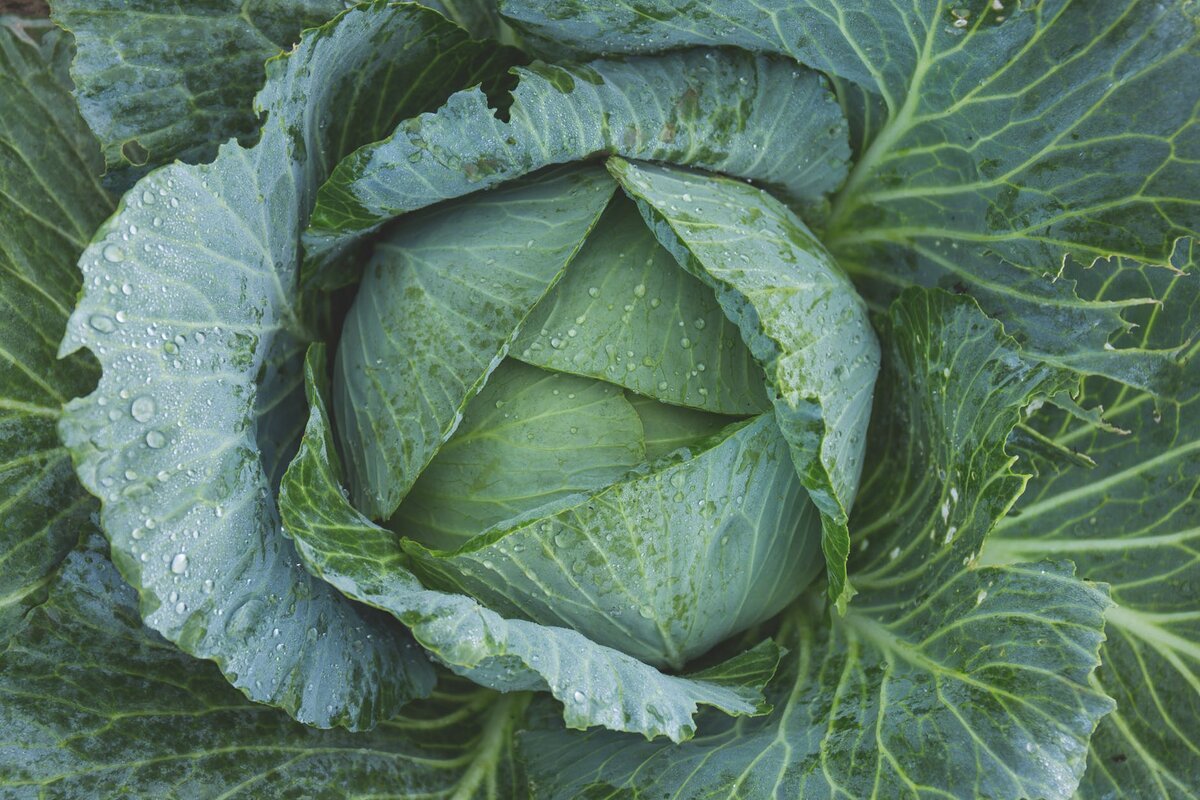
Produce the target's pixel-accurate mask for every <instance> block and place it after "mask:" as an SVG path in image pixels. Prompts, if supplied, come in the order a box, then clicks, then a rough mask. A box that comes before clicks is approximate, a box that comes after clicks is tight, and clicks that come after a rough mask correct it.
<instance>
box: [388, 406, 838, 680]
mask: <svg viewBox="0 0 1200 800" xmlns="http://www.w3.org/2000/svg"><path fill="white" fill-rule="evenodd" d="M527 407H528V406H527ZM532 411H533V409H532V408H530V412H531V413H532ZM401 532H402V533H403V531H401ZM477 533H479V534H480V535H479V536H477V537H476V538H474V539H472V540H470V541H468V542H467V543H465V544H463V545H462V546H461V547H460V548H459V549H457V550H455V551H453V552H450V553H441V552H431V551H429V550H428V549H426V548H424V547H421V546H420V545H418V544H416V543H415V542H409V541H406V542H404V543H403V547H404V550H405V551H406V552H407V553H408V554H409V555H411V556H412V560H413V563H412V568H413V571H414V572H415V573H416V574H417V575H418V576H420V577H421V578H422V579H423V581H424V582H425V584H426V585H429V586H436V587H438V588H442V589H445V590H447V591H454V592H462V593H465V594H468V595H470V596H472V597H475V598H478V599H479V600H480V601H481V602H483V604H484V605H486V606H487V607H488V608H490V609H492V610H493V611H497V612H499V613H501V614H503V615H505V616H508V617H513V618H524V619H531V620H534V621H536V622H541V623H543V624H545V625H561V626H563V627H566V628H571V629H573V630H577V631H579V632H580V633H583V634H585V635H586V636H587V637H588V638H589V639H592V640H593V641H596V642H599V643H600V644H604V645H607V646H608V647H612V648H614V649H617V650H621V651H623V652H626V653H629V654H630V655H632V656H635V657H636V658H638V659H639V660H641V661H644V662H646V663H648V664H655V665H662V666H667V667H670V668H672V669H676V670H678V669H682V668H683V667H684V666H685V665H686V664H687V663H688V662H689V661H691V660H693V659H694V658H696V657H697V656H701V655H703V654H704V653H706V652H707V651H709V650H711V649H712V648H713V647H714V646H715V645H717V644H719V643H720V642H721V641H723V640H725V639H727V638H729V637H730V636H732V635H734V634H736V633H740V632H741V631H743V630H745V629H746V628H749V627H750V626H751V625H754V624H756V623H758V622H762V621H764V620H766V619H768V618H770V617H772V616H774V615H775V614H776V613H778V612H779V611H780V610H782V609H783V607H784V606H786V605H787V604H788V603H790V602H791V601H792V600H794V599H795V598H796V596H797V595H798V594H799V593H800V591H801V590H802V589H804V588H805V587H806V586H807V585H808V584H809V583H810V582H811V581H812V580H813V578H814V577H815V576H816V575H817V574H818V573H819V571H820V568H821V565H822V559H821V555H820V550H819V545H820V541H821V522H820V517H819V515H818V513H817V510H816V507H815V506H814V505H813V504H812V502H811V501H810V500H809V498H808V496H807V493H806V492H805V491H804V489H803V487H802V486H801V485H800V482H799V481H798V480H797V479H796V473H795V467H794V466H793V465H792V462H791V459H790V457H789V455H788V443H787V441H786V440H785V439H784V438H783V435H782V434H781V433H780V431H779V427H778V426H777V425H776V424H775V416H774V415H773V414H770V413H768V414H763V415H760V416H758V417H756V418H754V419H752V420H750V421H747V422H744V423H735V424H734V425H730V426H729V427H727V428H726V429H724V430H722V431H720V432H719V433H717V434H715V435H714V436H713V437H711V438H709V439H707V440H704V441H702V442H698V443H695V444H693V445H692V446H691V447H689V448H688V449H687V450H684V451H681V452H680V453H677V454H676V455H675V456H673V457H670V458H667V459H664V460H663V461H660V462H656V463H654V464H651V465H648V466H646V467H644V468H643V469H640V470H638V471H637V472H635V473H633V474H631V475H629V476H628V477H625V478H624V479H622V480H619V481H612V482H611V485H608V486H604V487H602V488H597V489H595V490H593V491H584V492H578V493H576V494H574V495H568V496H565V497H562V498H561V499H560V500H558V501H557V502H554V503H552V504H548V505H546V506H543V507H541V508H536V509H534V510H532V511H530V512H529V513H527V514H525V515H523V516H522V517H519V518H518V519H517V520H514V521H509V522H505V523H502V524H498V525H496V526H495V527H494V528H492V529H491V530H488V531H478V532H477Z"/></svg>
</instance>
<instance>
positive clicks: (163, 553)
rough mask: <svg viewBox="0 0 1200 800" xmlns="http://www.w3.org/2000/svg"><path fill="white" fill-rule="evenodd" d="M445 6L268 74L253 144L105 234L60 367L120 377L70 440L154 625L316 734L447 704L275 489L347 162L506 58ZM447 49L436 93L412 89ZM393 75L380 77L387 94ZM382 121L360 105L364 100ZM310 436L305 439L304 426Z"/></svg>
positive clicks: (359, 16) (67, 433)
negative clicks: (329, 573)
mask: <svg viewBox="0 0 1200 800" xmlns="http://www.w3.org/2000/svg"><path fill="white" fill-rule="evenodd" d="M465 40H466V34H464V33H463V32H462V31H461V30H459V29H458V28H456V27H454V26H452V25H451V24H450V23H448V22H446V21H445V20H443V19H442V18H441V17H440V16H438V15H436V14H434V13H433V12H430V11H427V10H422V9H420V8H418V7H415V6H411V5H400V6H388V5H385V4H383V3H373V4H368V5H362V6H358V7H356V8H355V9H354V10H352V11H349V12H346V13H345V14H344V15H342V16H340V17H339V18H338V19H337V20H335V21H333V22H331V23H330V24H329V25H327V26H326V27H324V28H321V29H319V30H317V31H314V32H312V33H310V34H308V35H307V36H306V37H305V38H304V40H303V42H302V43H301V45H300V46H299V47H298V48H297V49H296V50H295V51H294V52H293V53H292V54H291V55H290V56H289V57H281V58H279V59H276V60H273V61H271V62H270V63H269V64H268V72H269V77H268V82H267V85H266V88H265V89H264V90H263V93H262V94H261V95H260V96H259V100H258V102H259V105H260V108H261V109H262V110H263V111H265V112H266V113H267V115H268V116H267V122H266V125H265V127H264V129H263V132H262V137H261V139H260V141H259V143H258V144H257V145H256V146H255V147H253V148H250V149H245V148H242V147H240V146H238V145H237V144H236V143H229V144H227V145H225V146H224V147H223V148H222V150H221V152H220V154H219V155H218V157H217V159H216V160H215V161H214V162H213V163H211V164H207V165H203V166H196V167H191V166H185V165H182V164H176V165H172V166H170V167H166V168H163V169H161V170H159V171H157V172H155V173H152V174H151V175H149V176H147V177H146V178H144V179H143V180H142V181H140V182H139V183H138V184H137V185H136V186H134V187H133V189H131V190H130V192H129V193H128V194H127V195H126V196H125V198H124V199H123V200H122V203H121V206H120V208H119V210H118V212H117V214H116V215H115V216H114V217H112V218H111V219H110V220H109V221H108V222H107V223H106V224H105V225H104V226H103V227H102V228H101V229H100V231H99V232H98V233H97V234H96V238H95V239H94V241H93V243H92V244H91V245H90V246H89V248H88V249H87V251H86V252H85V253H84V255H83V258H82V260H81V262H80V268H81V269H82V270H83V273H84V285H85V291H84V294H83V297H82V299H81V300H80V302H79V305H78V306H77V308H76V310H75V312H74V313H73V314H72V316H71V319H70V322H69V324H68V332H67V337H66V339H65V340H64V343H63V347H62V352H63V353H71V352H73V351H75V350H77V349H79V348H80V347H84V346H86V347H87V348H89V349H90V350H91V351H92V352H93V353H94V354H95V355H96V356H97V357H99V359H100V361H101V364H102V366H103V370H104V372H103V376H102V377H101V380H100V385H99V387H98V389H97V390H96V392H95V393H93V394H92V395H89V396H88V397H86V398H82V399H79V400H76V401H74V402H73V403H72V404H71V406H70V408H69V409H68V413H67V414H66V415H65V416H64V418H63V421H62V423H61V425H60V431H61V433H62V436H63V439H64V441H65V442H66V443H67V445H68V447H70V448H71V450H72V453H73V456H74V457H75V459H76V466H77V469H78V472H79V475H80V477H81V479H82V480H83V482H84V485H85V486H86V487H87V488H88V489H89V490H90V491H91V492H92V493H94V494H96V495H98V496H99V497H100V498H101V502H102V512H101V521H102V525H103V527H104V531H105V535H106V536H107V537H108V538H109V541H110V542H111V544H112V557H113V560H114V561H115V562H116V564H117V566H118V568H119V569H120V570H121V571H122V574H124V575H125V576H126V578H127V579H128V580H129V581H130V582H131V583H133V584H134V585H135V586H136V587H137V588H138V591H139V594H140V600H141V609H142V613H143V616H144V617H145V619H146V622H147V624H148V625H150V626H151V627H152V628H154V629H155V630H157V631H158V632H159V633H161V634H163V635H164V636H165V637H166V638H168V639H169V640H171V641H173V642H175V643H176V644H178V645H179V646H180V647H181V648H182V649H183V650H184V651H186V652H188V653H191V654H193V655H196V656H200V657H204V658H210V659H213V660H215V661H216V662H217V663H218V665H219V666H220V667H221V668H222V671H223V672H224V673H225V675H226V677H228V678H229V680H230V681H231V682H232V683H233V684H234V685H235V686H237V687H238V688H240V689H242V691H243V692H245V693H246V694H247V696H249V697H250V698H251V699H254V700H259V701H262V702H269V703H273V704H276V705H279V706H280V707H282V708H284V709H285V710H287V711H288V712H289V713H291V714H293V715H294V716H296V717H297V718H298V719H300V720H301V721H304V722H309V723H311V724H314V725H318V726H323V727H327V726H330V725H334V724H341V725H346V726H348V727H352V728H361V727H369V726H371V725H372V724H374V723H375V722H376V721H377V720H379V719H382V718H388V717H390V716H392V715H393V714H394V713H395V711H396V710H397V708H398V707H399V706H400V704H402V703H403V702H405V701H406V700H408V699H409V698H411V697H413V696H417V695H422V694H425V693H427V692H428V691H429V689H430V687H431V684H432V680H433V674H432V671H431V668H430V667H429V665H428V664H427V663H426V662H425V660H424V657H423V656H422V655H421V654H420V652H419V651H418V650H416V648H415V647H414V646H413V645H412V643H411V641H409V640H408V639H407V638H406V637H405V636H404V635H403V634H402V632H400V631H398V630H396V626H395V625H394V623H393V622H392V621H391V620H389V619H387V618H386V617H384V616H383V615H379V614H376V613H374V612H372V611H370V610H369V609H364V608H361V607H358V606H355V605H354V604H352V603H350V602H349V601H347V600H346V599H345V598H343V597H342V596H341V595H339V594H338V593H337V592H336V591H335V590H333V589H332V588H331V587H329V586H328V585H326V584H324V583H322V582H321V581H319V580H316V579H314V578H312V577H311V576H309V575H308V574H307V573H306V572H305V571H304V570H303V568H301V567H300V566H299V564H298V561H297V558H296V555H295V552H294V548H293V547H292V546H291V544H290V543H289V542H288V541H287V540H286V539H285V538H284V537H283V536H282V535H281V534H280V531H279V520H278V514H277V512H276V508H275V501H274V497H273V493H274V485H273V479H272V476H273V475H275V474H276V472H277V468H278V467H279V465H280V464H282V463H286V461H287V459H288V457H289V456H290V454H291V451H292V450H293V449H294V447H295V438H296V437H298V435H299V432H300V431H299V429H298V428H299V427H301V426H302V423H303V416H304V415H303V407H304V405H303V404H304V399H303V395H302V393H300V392H298V391H297V390H298V389H299V387H300V381H301V380H302V378H301V370H300V363H301V361H302V358H301V357H302V350H303V347H304V344H303V342H304V340H305V339H306V338H307V337H308V336H309V335H310V331H309V328H310V326H311V324H312V320H311V319H310V318H309V316H310V315H308V314H307V313H305V311H306V306H304V305H302V304H300V303H298V302H297V299H296V294H297V290H296V271H297V265H298V258H299V231H300V229H301V228H302V227H303V225H304V222H305V219H306V217H307V212H308V209H309V208H310V207H311V202H312V201H311V198H312V195H313V193H314V192H315V190H316V186H317V184H318V183H319V182H320V181H321V180H323V178H324V177H325V174H326V173H327V169H328V164H329V163H330V162H331V161H332V160H334V159H336V158H338V157H339V156H340V155H342V154H343V153H344V152H345V151H346V150H347V149H352V148H353V147H355V146H357V145H358V144H359V143H361V142H362V141H364V140H371V139H373V138H375V137H376V136H378V135H380V134H381V133H382V132H383V130H382V129H383V128H384V127H385V126H388V125H390V124H393V123H394V117H390V118H386V119H385V118H384V117H385V116H386V115H377V114H376V110H377V109H378V108H379V107H387V108H388V110H389V112H390V114H392V115H398V116H403V115H405V114H411V113H415V112H416V111H418V110H420V109H421V108H423V107H425V106H426V104H428V103H429V102H430V100H431V99H434V98H437V97H439V96H444V95H445V93H446V92H447V91H448V90H449V87H452V86H454V85H461V84H462V83H467V82H471V81H474V80H478V78H479V76H480V75H481V74H482V75H487V74H490V73H491V72H492V70H491V68H490V65H491V63H492V62H491V60H490V59H491V58H492V57H493V56H492V55H490V53H491V52H492V51H491V49H490V47H489V46H488V45H485V44H476V45H469V46H468V45H467V44H465ZM446 49H449V50H451V51H453V52H455V53H457V55H458V57H457V58H456V59H453V60H443V61H442V62H441V63H442V65H443V67H444V70H443V71H442V72H441V73H439V74H438V75H437V76H436V79H433V78H431V79H430V81H420V80H419V81H417V82H416V83H411V84H404V85H395V84H394V83H389V82H388V81H387V80H386V78H387V77H388V76H390V75H392V74H393V73H402V72H406V71H410V70H415V68H416V67H417V66H418V65H424V64H426V63H428V62H430V61H432V60H435V59H437V57H438V54H439V53H441V52H442V51H443V50H446ZM381 81H382V83H381ZM364 86H369V87H371V88H372V90H373V91H374V90H380V89H381V90H382V94H372V95H371V101H370V104H369V105H370V110H366V109H363V108H361V107H359V106H357V105H356V98H358V97H360V92H359V91H358V90H359V88H360V87H364ZM289 423H290V424H291V426H292V428H291V429H290V430H289V428H288V424H289Z"/></svg>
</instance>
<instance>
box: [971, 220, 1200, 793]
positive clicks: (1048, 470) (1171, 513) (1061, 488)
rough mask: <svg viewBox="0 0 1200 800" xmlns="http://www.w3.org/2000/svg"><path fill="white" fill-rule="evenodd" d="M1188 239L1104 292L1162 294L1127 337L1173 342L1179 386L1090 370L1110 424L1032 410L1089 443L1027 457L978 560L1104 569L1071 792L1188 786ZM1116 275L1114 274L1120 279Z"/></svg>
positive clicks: (1198, 386)
mask: <svg viewBox="0 0 1200 800" xmlns="http://www.w3.org/2000/svg"><path fill="white" fill-rule="evenodd" d="M1197 254H1198V253H1196V248H1195V246H1194V245H1192V244H1191V243H1190V242H1189V243H1188V246H1187V247H1186V248H1183V249H1181V252H1180V257H1179V258H1178V259H1177V261H1176V262H1175V266H1176V267H1177V268H1178V269H1180V273H1179V274H1175V275H1171V274H1168V273H1166V272H1165V271H1163V270H1148V269H1146V268H1144V267H1142V266H1141V265H1138V264H1129V263H1125V264H1121V265H1119V269H1118V270H1117V271H1116V273H1115V274H1116V278H1115V280H1113V281H1111V285H1110V286H1109V287H1108V288H1107V291H1110V292H1122V291H1128V290H1130V289H1131V288H1134V287H1136V286H1138V285H1140V286H1141V287H1142V288H1143V289H1144V290H1147V291H1151V292H1153V293H1154V294H1155V295H1161V296H1163V297H1165V298H1166V299H1167V303H1166V305H1164V306H1162V307H1156V308H1155V309H1154V310H1153V311H1151V312H1149V313H1147V314H1146V315H1144V317H1143V318H1142V319H1140V320H1139V322H1140V323H1141V327H1140V328H1139V329H1137V330H1136V331H1133V332H1131V333H1130V334H1129V335H1128V336H1127V337H1126V338H1127V340H1128V344H1131V345H1136V346H1139V347H1143V348H1146V349H1151V350H1166V351H1170V350H1175V349H1177V348H1178V347H1179V346H1180V345H1186V350H1185V352H1184V357H1185V358H1186V359H1187V362H1186V365H1185V367H1184V375H1185V377H1186V380H1185V381H1184V384H1183V387H1182V391H1181V392H1180V393H1179V395H1177V396H1176V397H1174V398H1158V399H1156V398H1154V397H1152V396H1150V395H1148V394H1146V393H1144V392H1139V391H1136V390H1133V389H1130V388H1128V387H1123V386H1121V385H1119V384H1116V383H1113V382H1111V381H1107V380H1103V379H1092V380H1089V381H1087V382H1086V383H1085V385H1084V391H1083V394H1082V396H1081V397H1080V398H1079V399H1080V401H1081V402H1085V403H1088V404H1089V405H1100V406H1103V408H1104V416H1105V418H1106V419H1107V420H1108V421H1109V422H1110V423H1111V424H1112V425H1114V426H1117V427H1119V428H1121V429H1124V430H1125V431H1126V433H1125V434H1124V435H1122V434H1120V433H1113V432H1110V431H1105V430H1102V429H1098V428H1096V427H1095V426H1093V425H1090V424H1088V423H1087V422H1085V421H1082V420H1079V419H1077V418H1076V417H1074V416H1072V415H1071V414H1068V413H1054V414H1046V413H1045V412H1042V413H1040V414H1038V415H1037V416H1035V417H1034V420H1033V422H1034V423H1035V424H1037V426H1038V429H1039V430H1040V431H1041V432H1043V433H1044V434H1045V435H1046V436H1048V437H1050V439H1051V440H1052V441H1053V442H1055V443H1056V444H1058V445H1059V446H1061V447H1063V448H1067V449H1069V450H1072V451H1080V452H1083V453H1086V454H1087V455H1088V456H1090V457H1091V458H1092V459H1093V460H1094V462H1095V464H1096V466H1095V467H1094V468H1092V469H1081V468H1079V467H1075V466H1070V465H1065V466H1064V465H1061V464H1053V463H1047V462H1046V461H1045V460H1044V459H1043V460H1038V461H1037V462H1035V463H1036V466H1037V467H1038V469H1039V472H1040V473H1041V474H1040V475H1039V476H1038V477H1037V478H1035V479H1034V480H1033V481H1032V482H1031V484H1030V490H1029V492H1028V494H1027V495H1026V496H1025V497H1024V498H1022V500H1021V502H1020V503H1019V504H1018V505H1017V507H1016V510H1015V513H1014V514H1013V515H1012V516H1010V517H1009V518H1007V519H1005V520H1004V521H1002V522H1001V523H1000V525H998V526H997V528H996V535H995V536H994V537H993V538H992V539H991V540H990V541H989V542H988V546H987V547H986V548H985V549H984V554H983V558H984V560H985V561H987V562H990V563H1007V562H1010V561H1014V560H1023V559H1028V558H1070V559H1072V560H1073V561H1075V562H1076V564H1077V565H1078V569H1079V572H1080V574H1081V575H1083V576H1085V577H1089V578H1092V579H1095V580H1104V581H1108V582H1109V583H1110V584H1111V586H1112V596H1113V600H1114V601H1115V602H1116V603H1117V607H1116V608H1114V609H1111V610H1110V611H1109V612H1108V624H1107V627H1106V633H1107V641H1106V642H1105V643H1104V648H1103V649H1102V650H1101V659H1102V660H1103V666H1102V667H1101V668H1100V669H1099V670H1098V671H1097V674H1096V680H1095V683H1096V685H1097V687H1098V688H1100V689H1102V690H1103V691H1106V692H1108V693H1109V694H1110V695H1112V696H1113V698H1114V699H1115V700H1116V701H1117V710H1116V711H1114V712H1113V713H1112V714H1111V715H1110V716H1108V717H1107V718H1105V719H1104V720H1103V721H1102V722H1101V724H1100V728H1099V729H1098V730H1097V732H1096V736H1095V737H1094V738H1093V739H1092V751H1091V754H1090V758H1089V765H1088V770H1087V773H1086V775H1085V776H1084V785H1083V786H1082V787H1081V789H1080V796H1081V797H1083V798H1101V797H1103V798H1126V797H1129V798H1136V797H1147V796H1155V797H1172V798H1176V797H1177V798H1195V797H1200V789H1198V788H1197V787H1200V746H1198V745H1197V742H1198V741H1200V680H1198V678H1197V676H1198V675H1200V611H1198V609H1200V525H1198V522H1197V516H1198V515H1200V499H1198V493H1200V360H1197V356H1198V355H1200V345H1197V343H1196V335H1197V333H1200V280H1198V278H1197V268H1196V261H1195V255H1197ZM1122 284H1123V285H1122Z"/></svg>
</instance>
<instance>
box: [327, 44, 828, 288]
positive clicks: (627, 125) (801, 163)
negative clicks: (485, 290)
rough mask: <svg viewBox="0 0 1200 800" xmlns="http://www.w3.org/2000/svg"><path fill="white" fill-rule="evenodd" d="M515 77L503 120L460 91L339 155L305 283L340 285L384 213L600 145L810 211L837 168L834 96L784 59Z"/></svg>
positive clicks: (670, 61)
mask: <svg viewBox="0 0 1200 800" xmlns="http://www.w3.org/2000/svg"><path fill="white" fill-rule="evenodd" d="M515 74H516V75H517V77H518V79H519V83H518V84H517V87H516V89H515V90H514V91H513V101H512V105H511V107H510V108H509V109H508V121H501V120H499V119H497V117H496V114H495V112H493V111H492V109H490V108H489V107H488V100H487V97H486V96H485V95H484V93H483V92H482V91H480V90H478V89H474V90H470V91H465V92H460V93H458V94H456V95H454V96H453V97H452V98H450V100H449V101H448V102H447V104H446V105H445V106H444V107H443V108H441V109H440V110H439V111H438V112H437V113H433V114H423V115H421V116H420V117H415V118H413V119H408V120H406V121H405V122H404V123H402V124H401V125H400V126H399V127H398V128H397V129H396V132H395V133H394V134H393V135H392V136H391V137H389V138H387V139H385V140H383V141H381V142H379V143H377V144H374V145H370V146H368V147H365V148H362V149H361V150H359V151H358V152H356V153H354V154H353V155H352V156H351V157H349V158H347V159H346V160H345V161H343V162H342V163H341V164H339V165H338V168H337V169H336V170H335V171H334V173H333V175H332V177H331V178H330V180H329V183H327V184H326V185H325V186H324V187H322V189H321V192H320V194H319V195H318V199H317V208H316V210H315V211H314V212H313V216H312V220H311V224H310V228H309V230H308V231H307V232H306V233H305V238H304V246H305V250H306V254H307V259H308V261H307V262H306V274H305V280H306V282H307V281H309V280H313V281H315V282H316V283H317V284H319V285H324V286H337V285H341V284H342V283H344V282H346V280H347V278H346V276H345V275H339V274H337V272H336V271H333V270H330V263H331V261H332V260H333V259H335V258H336V256H337V255H338V254H339V253H341V252H343V251H344V250H345V249H346V248H347V247H349V246H350V245H351V244H352V243H353V242H354V241H355V240H356V239H358V238H360V237H362V236H363V235H365V234H366V233H368V232H370V231H373V230H376V229H377V228H378V227H379V226H380V225H381V224H382V223H383V222H385V221H387V220H388V219H391V218H392V217H395V216H398V215H400V214H404V213H407V212H410V211H414V210H416V209H418V208H422V207H424V206H427V205H431V204H433V203H437V202H440V201H442V200H447V199H451V198H454V197H460V196H462V195H464V194H468V193H470V192H476V191H481V190H483V189H487V188H490V187H493V186H497V185H499V184H502V183H504V182H506V181H509V180H513V179H514V178H518V177H520V176H522V175H525V174H527V173H529V172H532V171H534V170H537V169H539V168H541V167H545V166H548V165H551V164H561V163H565V162H571V161H577V160H581V159H585V158H588V157H590V156H593V155H596V154H600V153H618V154H621V155H624V156H628V157H631V158H646V159H653V160H661V161H670V162H675V163H682V164H690V165H695V166H698V167H705V168H708V169H712V170H716V171H720V172H725V173H728V174H731V175H737V176H740V177H744V178H754V179H757V180H760V181H762V182H764V183H765V184H767V185H769V186H772V187H777V188H778V189H779V191H780V192H781V193H782V194H783V195H784V196H785V197H786V198H787V199H788V200H790V201H792V202H795V203H797V204H799V205H801V206H804V207H810V208H811V207H815V206H820V205H821V204H822V202H823V200H824V197H825V195H826V194H827V193H829V192H830V191H832V190H833V189H835V188H836V187H837V186H838V184H840V183H841V181H842V179H843V178H844V177H845V174H846V156H847V155H848V153H849V150H848V147H847V144H846V123H845V120H844V119H843V118H842V116H841V113H840V111H839V109H838V106H837V104H836V103H835V102H834V100H833V96H832V95H831V94H830V93H829V91H828V89H827V87H826V83H825V81H824V80H823V79H822V78H820V77H819V76H817V75H816V74H815V73H810V72H805V71H802V70H801V69H800V68H799V67H797V66H796V65H795V64H793V63H790V62H788V61H786V60H782V59H772V58H762V57H754V56H750V55H747V54H745V53H736V52H725V51H699V50H696V51H690V52H686V53H675V54H671V55H667V56H663V57H661V58H655V59H633V60H629V61H596V62H593V63H591V64H588V65H582V66H567V67H558V66H549V65H544V64H534V65H531V66H530V67H528V68H523V69H520V68H519V69H516V70H515Z"/></svg>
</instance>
